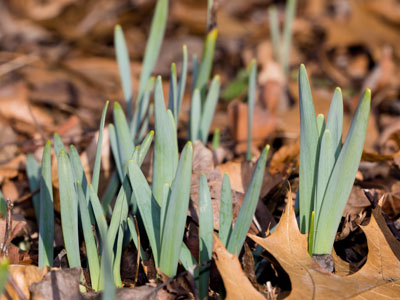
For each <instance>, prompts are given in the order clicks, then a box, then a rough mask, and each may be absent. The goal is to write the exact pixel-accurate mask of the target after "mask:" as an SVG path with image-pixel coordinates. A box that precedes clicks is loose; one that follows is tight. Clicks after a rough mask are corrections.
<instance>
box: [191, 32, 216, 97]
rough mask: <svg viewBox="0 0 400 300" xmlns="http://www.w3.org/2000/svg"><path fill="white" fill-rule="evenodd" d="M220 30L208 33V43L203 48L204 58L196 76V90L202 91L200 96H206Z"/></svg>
mask: <svg viewBox="0 0 400 300" xmlns="http://www.w3.org/2000/svg"><path fill="white" fill-rule="evenodd" d="M217 35H218V30H217V29H216V28H214V29H212V30H211V31H210V32H208V33H207V37H206V41H205V43H204V48H203V56H202V58H201V65H200V68H199V71H198V75H197V76H196V85H195V88H197V89H199V90H200V94H201V95H204V94H205V91H206V86H207V83H208V80H209V79H210V75H211V68H212V63H213V59H214V50H215V44H216V41H217Z"/></svg>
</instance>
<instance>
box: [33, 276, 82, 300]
mask: <svg viewBox="0 0 400 300" xmlns="http://www.w3.org/2000/svg"><path fill="white" fill-rule="evenodd" d="M80 275H81V269H80V268H73V269H62V270H52V271H50V272H49V273H47V274H46V275H45V276H44V277H43V279H42V280H41V281H40V282H35V283H33V284H32V286H31V287H30V291H31V298H30V299H32V300H45V299H48V300H56V299H65V300H69V299H71V300H73V299H82V297H81V293H80V291H79V281H80Z"/></svg>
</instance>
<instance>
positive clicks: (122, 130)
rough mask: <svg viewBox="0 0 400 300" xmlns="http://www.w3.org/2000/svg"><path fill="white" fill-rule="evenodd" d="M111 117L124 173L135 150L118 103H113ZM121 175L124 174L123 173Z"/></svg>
mask: <svg viewBox="0 0 400 300" xmlns="http://www.w3.org/2000/svg"><path fill="white" fill-rule="evenodd" d="M113 115H114V123H115V132H116V134H117V145H118V153H119V159H120V162H121V168H122V170H123V171H124V170H125V168H126V166H127V164H128V160H129V159H130V158H131V157H132V154H133V152H134V150H135V144H134V143H133V139H132V136H131V133H130V131H129V126H128V122H127V121H126V118H125V114H124V112H123V110H122V107H121V105H119V103H118V102H114V110H113ZM123 174H125V171H124V172H123Z"/></svg>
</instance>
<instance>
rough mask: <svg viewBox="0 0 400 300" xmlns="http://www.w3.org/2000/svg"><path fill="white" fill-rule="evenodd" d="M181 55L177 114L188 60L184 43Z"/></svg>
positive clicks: (181, 98) (183, 90)
mask: <svg viewBox="0 0 400 300" xmlns="http://www.w3.org/2000/svg"><path fill="white" fill-rule="evenodd" d="M182 52H183V57H182V69H181V76H180V78H179V86H178V110H177V112H178V114H177V115H178V116H179V112H180V110H181V106H182V101H183V95H184V94H185V88H186V78H187V61H188V53H187V47H186V45H183V47H182Z"/></svg>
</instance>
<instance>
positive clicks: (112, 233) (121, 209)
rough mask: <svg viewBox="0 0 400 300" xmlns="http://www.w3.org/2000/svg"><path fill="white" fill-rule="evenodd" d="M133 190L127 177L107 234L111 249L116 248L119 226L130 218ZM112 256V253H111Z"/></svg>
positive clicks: (116, 202) (120, 191) (119, 193)
mask: <svg viewBox="0 0 400 300" xmlns="http://www.w3.org/2000/svg"><path fill="white" fill-rule="evenodd" d="M131 195H132V190H131V187H130V185H129V178H128V176H125V178H124V181H123V182H122V186H121V188H120V190H119V192H118V196H117V199H116V200H115V205H114V210H113V213H112V217H111V222H110V226H109V228H108V232H107V242H108V244H109V245H110V247H114V243H115V241H116V238H117V234H118V230H119V226H120V225H121V223H122V222H123V221H124V220H126V218H127V217H128V211H129V207H128V201H129V200H130V199H131ZM111 255H112V253H111Z"/></svg>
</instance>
